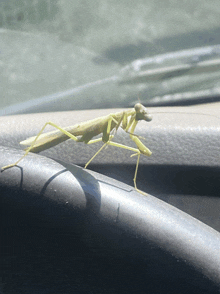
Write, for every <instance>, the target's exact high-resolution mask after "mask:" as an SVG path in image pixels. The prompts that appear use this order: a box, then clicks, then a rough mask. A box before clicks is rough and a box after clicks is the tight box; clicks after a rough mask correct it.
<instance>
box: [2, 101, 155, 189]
mask: <svg viewBox="0 0 220 294" xmlns="http://www.w3.org/2000/svg"><path fill="white" fill-rule="evenodd" d="M140 120H145V121H148V122H149V121H151V120H152V116H151V115H150V114H149V113H148V112H147V110H146V108H145V107H144V106H143V105H142V104H141V103H137V104H135V106H134V108H133V109H129V110H125V111H121V112H116V113H111V114H109V115H107V116H103V117H98V118H95V119H93V120H89V121H85V122H82V123H80V124H76V125H74V126H69V127H65V128H61V127H59V126H58V125H56V124H54V123H53V122H47V123H45V125H44V126H43V127H42V129H41V130H40V132H39V133H38V134H37V136H34V137H30V138H28V139H26V140H24V141H22V142H20V144H21V145H25V146H29V147H27V148H26V149H25V150H26V151H25V153H24V155H23V156H22V157H21V158H20V159H19V160H18V161H16V162H15V163H12V164H9V165H6V166H4V167H2V171H3V170H5V169H8V168H11V167H14V166H15V165H17V164H18V163H19V162H20V161H21V160H22V159H23V158H24V157H26V156H27V154H28V153H29V152H30V151H31V152H40V151H43V150H46V149H48V148H50V147H53V146H55V145H57V144H59V143H61V142H63V141H65V140H67V139H69V138H70V139H72V140H74V141H76V142H84V143H86V144H94V143H97V142H100V141H103V142H104V145H102V147H101V148H100V149H99V150H98V151H97V152H96V153H95V154H94V155H93V157H92V158H91V159H90V160H89V161H88V162H87V163H86V165H85V168H87V166H88V165H89V164H90V163H91V161H92V160H93V159H94V158H95V157H96V156H97V155H98V154H99V152H100V151H101V150H102V149H103V148H104V147H105V146H107V145H111V146H115V147H118V148H122V149H127V150H130V151H133V152H134V154H132V155H131V156H137V163H136V168H135V173H134V179H133V180H134V187H135V189H136V190H137V191H138V192H140V193H144V192H142V191H140V190H139V189H138V188H137V184H136V179H137V171H138V165H139V160H140V155H141V154H143V155H145V156H150V155H151V154H152V152H151V151H150V150H149V149H148V148H147V147H146V146H145V145H144V144H143V143H142V142H141V140H140V139H139V137H138V136H137V135H135V134H134V131H135V128H136V126H137V124H138V122H139V121H140ZM47 125H51V126H53V127H55V128H56V129H57V130H55V131H52V132H47V133H43V131H44V129H45V128H46V126H47ZM119 127H121V128H122V129H123V130H124V131H125V132H128V133H129V135H130V138H131V140H132V141H133V142H134V143H135V144H136V146H137V148H133V147H129V146H126V145H123V144H119V143H116V142H113V141H112V139H113V137H114V135H113V134H112V131H114V130H115V131H117V130H118V128H119ZM99 134H102V137H101V138H98V139H93V137H95V136H97V135H99Z"/></svg>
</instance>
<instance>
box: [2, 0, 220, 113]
mask: <svg viewBox="0 0 220 294" xmlns="http://www.w3.org/2000/svg"><path fill="white" fill-rule="evenodd" d="M219 12H220V6H219V3H218V2H217V0H213V1H204V0H202V2H201V0H200V1H199V0H193V1H192V0H187V1H181V2H180V1H175V0H165V1H164V0H163V1H162V0H160V1H146V0H137V1H128V0H126V1H116V0H111V1H106V0H104V1H103V0H93V1H89V0H75V1H73V0H0V39H1V42H0V80H1V87H0V91H1V93H0V94H1V100H0V114H1V115H7V114H14V113H28V112H29V113H32V112H45V111H62V110H80V109H97V108H108V107H109V108H116V107H131V106H133V105H134V104H135V103H136V102H137V101H138V99H139V100H140V101H141V103H143V104H145V105H151V106H153V105H167V104H172V105H175V104H176V103H179V102H182V101H185V103H186V104H187V103H188V104H192V103H200V102H201V101H200V100H201V99H205V101H206V102H211V101H214V100H215V101H216V99H217V100H218V99H219V97H220V85H219V84H220V82H219V81H220V79H219V76H220V73H219V72H220V71H219V69H220V45H219V44H220V29H219Z"/></svg>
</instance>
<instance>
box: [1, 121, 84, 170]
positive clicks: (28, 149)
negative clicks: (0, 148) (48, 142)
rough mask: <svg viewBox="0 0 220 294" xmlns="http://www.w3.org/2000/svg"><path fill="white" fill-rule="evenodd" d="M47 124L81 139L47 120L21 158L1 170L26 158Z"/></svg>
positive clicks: (72, 137)
mask: <svg viewBox="0 0 220 294" xmlns="http://www.w3.org/2000/svg"><path fill="white" fill-rule="evenodd" d="M47 125H51V126H53V127H55V128H56V129H58V130H59V131H61V132H62V133H64V134H65V135H67V136H68V137H70V138H71V139H73V140H74V141H76V142H77V141H78V140H79V139H78V138H77V137H75V136H74V135H72V134H71V133H69V132H68V131H66V130H64V129H62V128H60V127H59V126H57V125H56V124H54V123H52V122H47V123H45V125H44V126H43V128H42V129H41V130H40V132H39V133H38V134H37V136H36V137H35V138H34V140H33V142H32V143H31V145H30V147H28V148H27V150H26V151H25V154H24V155H23V156H22V157H21V158H19V160H17V161H16V162H15V163H12V164H9V165H6V166H3V167H2V168H1V170H2V171H3V170H5V169H7V168H10V167H13V166H15V165H17V164H18V163H19V162H20V161H21V160H22V159H23V158H25V157H26V156H27V155H28V153H29V152H30V151H31V149H32V148H33V147H34V146H35V143H36V142H37V139H38V138H39V137H40V135H41V134H42V133H43V131H44V129H45V128H46V126H47Z"/></svg>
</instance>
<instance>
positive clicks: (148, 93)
mask: <svg viewBox="0 0 220 294" xmlns="http://www.w3.org/2000/svg"><path fill="white" fill-rule="evenodd" d="M218 72H220V45H214V46H207V47H202V48H192V49H188V50H181V51H176V52H169V53H166V54H160V55H155V56H153V57H149V58H143V59H138V60H135V61H133V62H132V63H130V64H129V65H127V66H125V67H124V68H123V69H122V70H121V73H120V74H121V79H120V85H121V86H126V87H129V85H131V87H130V88H131V89H133V88H134V87H135V85H136V87H138V88H139V90H140V89H141V92H142V94H143V93H144V95H142V97H141V100H142V102H143V100H145V104H146V105H150V106H156V105H176V104H179V103H181V105H184V104H195V103H199V102H200V103H202V102H206V103H207V99H208V102H210V101H216V100H219V97H220V88H219V87H218V85H217V82H216V80H218ZM174 79H175V80H174ZM201 85H202V86H201ZM136 90H137V89H136ZM143 96H144V97H143Z"/></svg>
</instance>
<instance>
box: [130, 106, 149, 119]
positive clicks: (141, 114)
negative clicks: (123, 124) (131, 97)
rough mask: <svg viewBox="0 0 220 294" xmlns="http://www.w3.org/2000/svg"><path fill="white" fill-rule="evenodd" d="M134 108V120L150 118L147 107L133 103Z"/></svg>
mask: <svg viewBox="0 0 220 294" xmlns="http://www.w3.org/2000/svg"><path fill="white" fill-rule="evenodd" d="M134 109H135V111H136V118H135V119H136V120H146V121H151V120H152V115H150V114H149V113H148V112H147V109H146V108H145V107H144V106H143V105H142V104H141V103H137V104H135V106H134Z"/></svg>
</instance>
